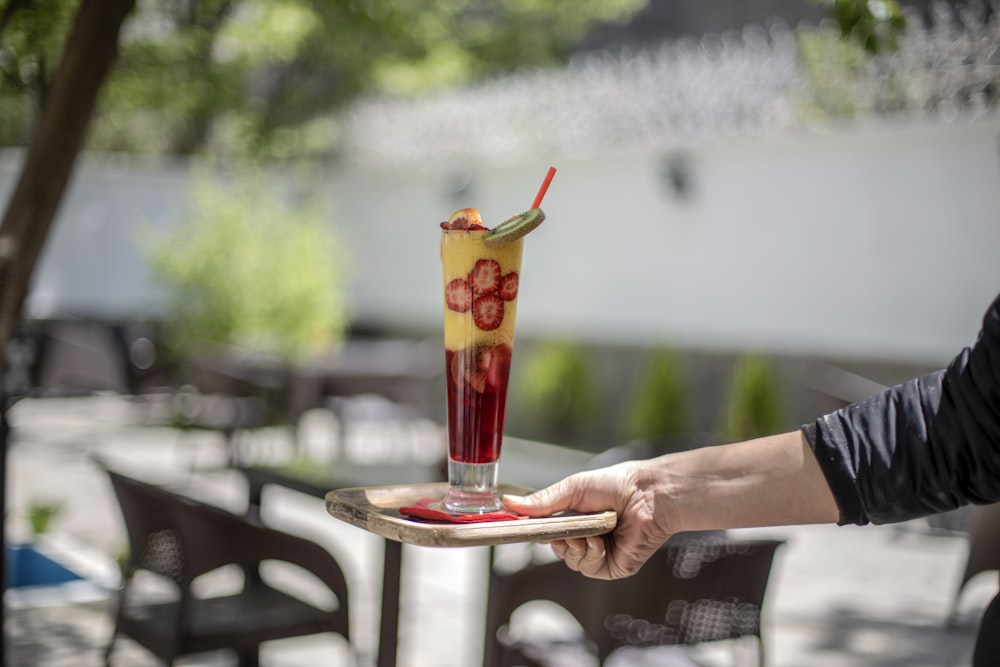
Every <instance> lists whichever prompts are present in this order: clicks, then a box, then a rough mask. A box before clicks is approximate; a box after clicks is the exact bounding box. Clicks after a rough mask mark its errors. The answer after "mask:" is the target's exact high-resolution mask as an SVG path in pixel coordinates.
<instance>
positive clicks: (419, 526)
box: [326, 482, 618, 547]
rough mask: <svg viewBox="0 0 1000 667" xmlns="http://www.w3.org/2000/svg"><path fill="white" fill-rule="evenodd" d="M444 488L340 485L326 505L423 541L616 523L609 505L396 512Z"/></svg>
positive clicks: (508, 537)
mask: <svg viewBox="0 0 1000 667" xmlns="http://www.w3.org/2000/svg"><path fill="white" fill-rule="evenodd" d="M447 490H448V484H447V482H437V483H433V484H410V485H405V486H372V487H367V488H352V489H339V490H337V491H330V492H329V493H327V494H326V509H327V511H328V512H329V513H330V514H331V515H333V516H334V517H336V518H338V519H340V520H342V521H346V522H347V523H349V524H351V525H353V526H357V527H358V528H362V529H364V530H367V531H369V532H371V533H375V534H376V535H380V536H382V537H384V538H386V539H390V540H395V541H397V542H403V543H405V544H416V545H419V546H427V547H472V546H490V545H496V544H512V543H515V542H547V541H549V540H558V539H566V538H571V537H588V536H591V535H602V534H604V533H609V532H611V531H612V530H614V528H615V525H616V524H617V523H618V514H617V513H616V512H612V511H608V512H599V513H596V514H573V513H565V514H558V515H556V516H551V517H545V518H539V519H517V520H512V521H487V522H482V523H439V522H432V521H424V520H422V519H415V518H410V517H407V516H404V515H402V514H400V513H399V508H400V507H407V506H410V505H414V504H416V502H417V501H418V500H420V499H421V498H443V497H444V494H445V493H446V492H447ZM530 492H531V490H530V489H525V488H524V487H520V486H513V485H510V484H501V485H500V493H501V494H503V493H512V494H517V495H524V494H525V493H530Z"/></svg>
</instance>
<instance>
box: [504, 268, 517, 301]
mask: <svg viewBox="0 0 1000 667" xmlns="http://www.w3.org/2000/svg"><path fill="white" fill-rule="evenodd" d="M517 285H518V277H517V273H516V272H515V271H511V272H510V273H508V274H507V275H505V276H504V277H503V278H501V279H500V298H501V299H503V300H504V301H513V300H514V299H516V298H517Z"/></svg>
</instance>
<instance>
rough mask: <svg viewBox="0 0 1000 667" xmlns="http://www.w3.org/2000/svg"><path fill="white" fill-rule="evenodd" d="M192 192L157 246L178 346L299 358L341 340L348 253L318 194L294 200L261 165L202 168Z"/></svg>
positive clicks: (156, 264)
mask: <svg viewBox="0 0 1000 667" xmlns="http://www.w3.org/2000/svg"><path fill="white" fill-rule="evenodd" d="M192 199H193V207H192V210H191V212H190V214H189V215H188V217H187V218H186V219H184V220H183V221H181V223H180V224H179V225H178V226H177V228H176V229H175V230H174V231H173V232H172V233H170V234H168V235H166V236H164V237H161V238H157V239H153V240H152V242H151V243H150V244H149V251H150V252H149V255H150V262H151V265H152V267H153V269H154V271H155V273H156V274H157V275H158V277H159V278H161V279H162V280H163V282H164V284H165V285H166V286H167V287H168V289H169V291H170V293H171V295H172V307H171V309H170V312H169V325H170V328H171V331H172V333H173V343H174V346H175V347H176V348H177V351H178V352H179V353H181V354H184V353H185V352H187V351H192V350H196V349H198V348H199V347H201V346H204V345H205V344H222V345H237V346H242V347H247V348H251V349H255V350H258V351H261V352H265V353H268V354H272V355H275V356H277V357H279V358H282V359H286V360H301V359H303V358H305V357H307V356H309V354H311V353H316V352H320V351H324V350H326V349H328V348H329V347H330V346H331V345H335V344H336V343H337V342H339V341H340V340H341V339H342V337H343V334H344V330H345V327H346V314H345V302H344V298H345V297H344V295H343V284H342V282H343V279H344V273H345V272H344V267H343V265H342V262H343V258H342V257H341V256H340V255H339V253H338V246H337V241H336V237H335V235H334V233H333V231H332V229H331V227H330V224H329V223H328V222H327V221H326V220H325V219H324V217H323V214H322V213H321V208H320V207H319V206H318V203H317V202H314V201H309V200H303V201H299V202H294V203H293V202H290V201H288V200H286V199H285V198H283V197H282V195H281V193H280V191H279V188H278V186H276V185H275V184H274V183H273V182H270V181H269V180H268V179H267V178H266V176H265V175H264V174H263V173H261V172H249V173H244V174H242V175H240V176H238V177H236V178H235V179H233V180H232V181H230V182H223V181H222V179H221V178H218V177H213V176H211V175H210V174H207V173H204V174H202V176H201V177H200V178H197V179H196V185H195V187H194V189H193V197H192Z"/></svg>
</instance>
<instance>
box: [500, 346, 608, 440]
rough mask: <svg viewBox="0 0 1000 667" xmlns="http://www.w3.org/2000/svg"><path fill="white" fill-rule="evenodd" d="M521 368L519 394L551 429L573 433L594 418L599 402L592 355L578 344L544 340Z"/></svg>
mask: <svg viewBox="0 0 1000 667" xmlns="http://www.w3.org/2000/svg"><path fill="white" fill-rule="evenodd" d="M522 369H523V370H522V376H521V377H522V382H521V387H520V390H519V392H518V395H519V396H520V398H521V399H522V400H523V402H524V403H525V405H526V407H527V409H528V410H529V411H531V412H532V413H533V414H534V415H535V416H536V417H537V418H539V419H540V420H541V421H542V422H543V423H544V424H545V425H546V426H547V427H548V428H549V429H550V430H552V431H554V432H556V433H567V432H572V431H575V430H577V429H578V428H579V426H581V425H582V424H584V423H587V422H589V421H590V420H591V417H592V416H593V411H594V408H595V407H596V404H597V389H596V385H595V382H596V381H595V378H594V373H593V369H592V368H591V363H590V358H589V357H588V356H587V354H586V352H585V351H584V350H583V349H582V348H581V347H580V346H579V345H577V344H576V343H573V342H568V341H550V342H546V343H542V344H540V345H539V346H538V347H536V348H535V349H534V350H533V351H532V353H531V354H530V356H529V357H528V358H527V359H526V360H525V362H524V364H523V365H522Z"/></svg>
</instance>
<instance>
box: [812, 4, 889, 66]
mask: <svg viewBox="0 0 1000 667" xmlns="http://www.w3.org/2000/svg"><path fill="white" fill-rule="evenodd" d="M822 1H823V4H825V5H827V6H828V7H829V8H830V13H831V15H832V16H833V19H834V20H835V21H836V22H837V26H838V27H839V28H840V35H841V37H842V38H844V39H845V40H848V41H852V42H854V43H856V44H858V45H859V46H861V48H863V49H864V50H865V51H867V52H868V53H871V54H876V53H883V52H885V51H894V50H895V49H896V48H897V39H898V37H899V35H900V34H902V32H903V31H904V30H906V17H905V16H903V9H902V7H900V5H899V2H897V0H822Z"/></svg>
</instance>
